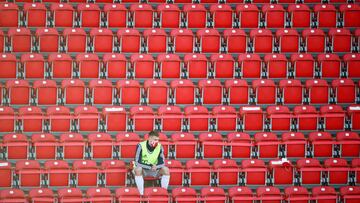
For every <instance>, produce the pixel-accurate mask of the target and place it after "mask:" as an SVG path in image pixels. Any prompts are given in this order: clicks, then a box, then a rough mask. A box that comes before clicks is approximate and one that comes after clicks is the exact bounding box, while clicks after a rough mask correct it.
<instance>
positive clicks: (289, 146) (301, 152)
mask: <svg viewBox="0 0 360 203" xmlns="http://www.w3.org/2000/svg"><path fill="white" fill-rule="evenodd" d="M281 141H282V144H283V145H284V146H285V157H288V158H293V157H305V156H306V155H307V141H306V139H305V136H304V134H303V133H301V132H286V133H283V134H282V135H281Z"/></svg>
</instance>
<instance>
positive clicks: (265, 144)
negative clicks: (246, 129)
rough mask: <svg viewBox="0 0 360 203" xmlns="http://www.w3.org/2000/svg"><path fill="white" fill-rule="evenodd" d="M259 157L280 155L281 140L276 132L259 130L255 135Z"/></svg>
mask: <svg viewBox="0 0 360 203" xmlns="http://www.w3.org/2000/svg"><path fill="white" fill-rule="evenodd" d="M254 137H255V146H257V152H258V157H259V158H276V157H278V155H279V147H280V141H279V140H278V138H277V135H276V134H275V133H272V132H270V133H267V132H259V133H256V134H255V135H254Z"/></svg>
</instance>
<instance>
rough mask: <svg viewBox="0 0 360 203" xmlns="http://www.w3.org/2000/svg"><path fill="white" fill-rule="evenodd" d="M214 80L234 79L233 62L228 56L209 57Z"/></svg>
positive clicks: (216, 55)
mask: <svg viewBox="0 0 360 203" xmlns="http://www.w3.org/2000/svg"><path fill="white" fill-rule="evenodd" d="M210 62H211V64H212V68H213V69H214V76H215V78H234V77H235V60H234V58H233V57H232V56H231V55H230V54H213V55H211V57H210Z"/></svg>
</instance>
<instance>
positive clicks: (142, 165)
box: [134, 131, 170, 195]
mask: <svg viewBox="0 0 360 203" xmlns="http://www.w3.org/2000/svg"><path fill="white" fill-rule="evenodd" d="M134 172H135V182H136V186H137V188H138V190H139V193H140V194H141V195H143V194H144V177H149V176H150V177H158V176H160V175H162V176H161V187H163V188H165V189H167V187H168V185H169V180H170V172H169V168H167V167H166V166H165V157H164V148H163V147H162V146H161V144H160V143H159V133H158V132H157V131H151V132H150V133H149V138H148V140H145V141H143V142H140V143H139V144H138V145H137V148H136V155H135V170H134Z"/></svg>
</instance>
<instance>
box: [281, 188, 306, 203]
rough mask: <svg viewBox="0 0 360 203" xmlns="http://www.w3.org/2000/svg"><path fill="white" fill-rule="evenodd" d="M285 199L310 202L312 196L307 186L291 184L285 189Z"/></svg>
mask: <svg viewBox="0 0 360 203" xmlns="http://www.w3.org/2000/svg"><path fill="white" fill-rule="evenodd" d="M284 195H285V200H287V201H295V202H299V203H300V202H304V203H305V202H309V201H310V199H311V198H310V196H309V192H308V190H307V188H306V187H302V186H290V187H287V188H285V190H284Z"/></svg>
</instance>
